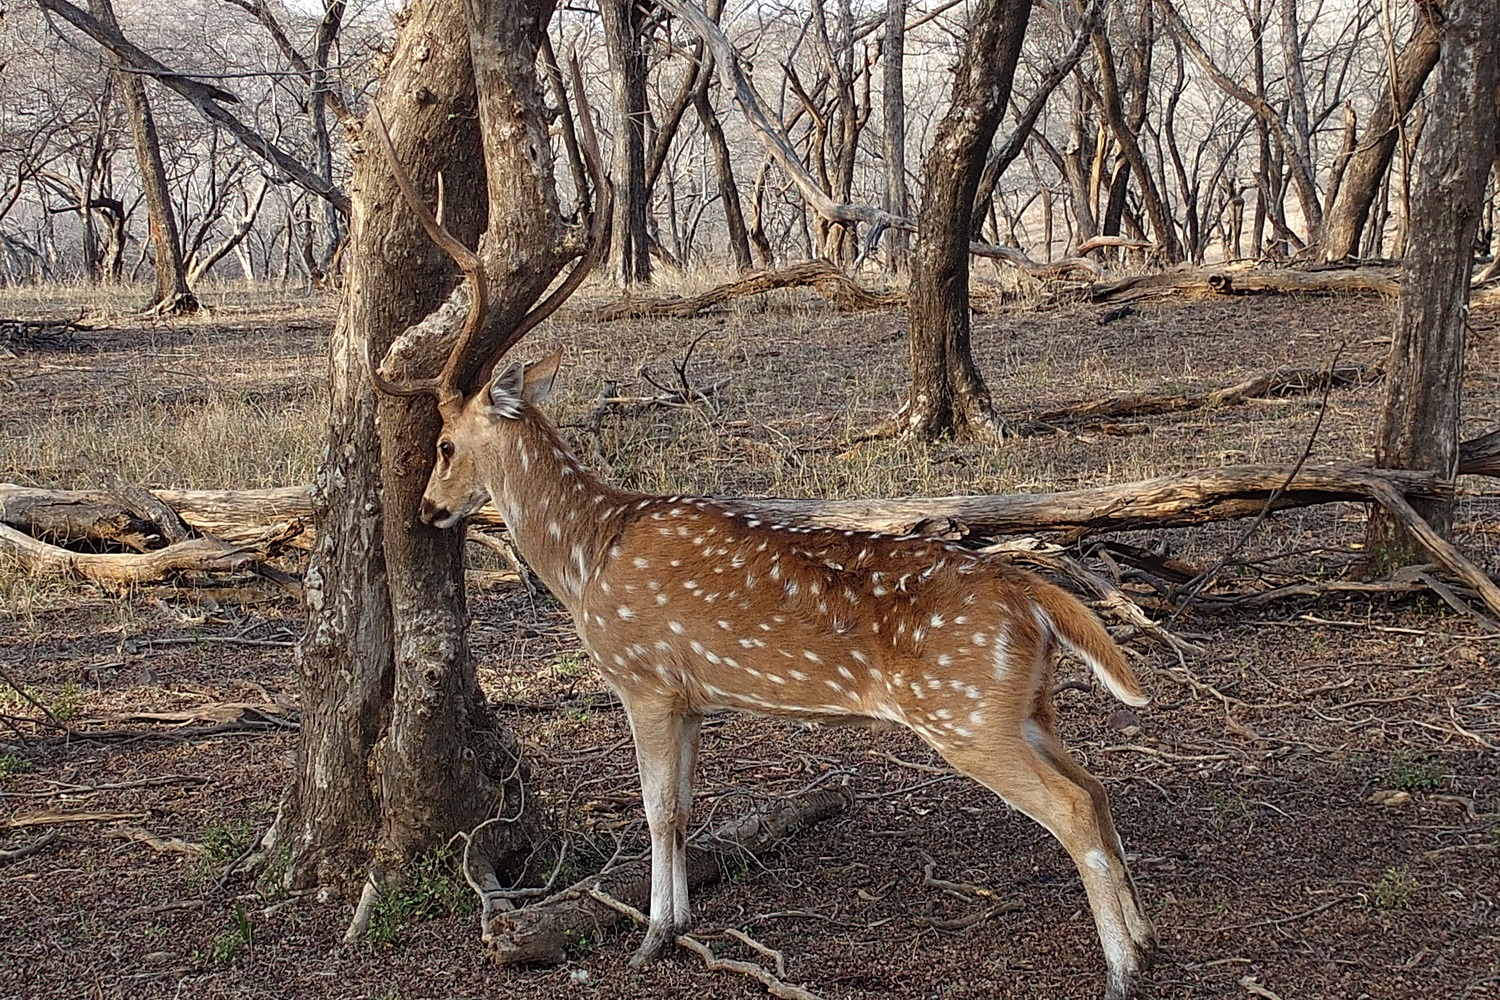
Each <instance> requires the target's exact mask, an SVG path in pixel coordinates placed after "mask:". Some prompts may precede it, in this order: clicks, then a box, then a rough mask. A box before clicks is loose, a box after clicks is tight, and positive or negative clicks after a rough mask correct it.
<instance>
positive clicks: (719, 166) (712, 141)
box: [693, 55, 752, 272]
mask: <svg viewBox="0 0 1500 1000" xmlns="http://www.w3.org/2000/svg"><path fill="white" fill-rule="evenodd" d="M704 58H705V59H712V58H713V56H710V55H705V56H704ZM712 80H713V74H712V73H711V72H710V71H708V70H705V71H704V73H703V79H702V80H701V81H700V83H699V88H698V92H697V93H696V94H694V95H693V110H694V111H695V112H696V113H697V115H698V123H699V124H701V125H702V126H703V132H704V134H705V135H706V136H708V145H709V148H710V149H712V150H713V154H714V169H715V172H716V176H717V177H718V180H719V203H720V205H722V206H723V208H724V225H725V226H726V227H727V229H728V237H729V252H730V255H731V256H732V257H733V258H734V266H735V269H736V270H739V271H742V272H743V271H748V270H750V268H751V266H752V263H751V260H750V235H749V230H748V229H747V228H746V226H745V212H744V209H743V208H742V207H741V206H740V188H739V185H738V184H736V183H735V180H734V161H733V159H731V157H730V155H729V144H728V143H727V142H726V141H725V140H724V129H723V128H722V127H720V125H719V119H718V116H717V115H716V114H714V106H713V102H712V101H710V100H709V98H708V88H709V85H710V84H711V83H712Z"/></svg>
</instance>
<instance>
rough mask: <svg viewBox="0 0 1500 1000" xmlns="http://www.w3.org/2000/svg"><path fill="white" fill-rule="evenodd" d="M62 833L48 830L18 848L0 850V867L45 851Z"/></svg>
mask: <svg viewBox="0 0 1500 1000" xmlns="http://www.w3.org/2000/svg"><path fill="white" fill-rule="evenodd" d="M60 836H62V832H61V831H59V830H56V829H52V830H48V831H47V832H46V833H44V834H42V835H41V836H40V837H38V838H37V839H36V840H33V841H32V842H31V843H29V844H22V845H21V846H20V847H8V848H0V865H6V864H10V863H11V862H12V861H20V860H21V859H22V858H26V857H30V856H31V855H33V854H35V853H37V852H38V851H41V850H44V849H46V848H47V847H48V846H49V845H51V843H52V842H53V841H54V840H56V839H57V838H58V837H60Z"/></svg>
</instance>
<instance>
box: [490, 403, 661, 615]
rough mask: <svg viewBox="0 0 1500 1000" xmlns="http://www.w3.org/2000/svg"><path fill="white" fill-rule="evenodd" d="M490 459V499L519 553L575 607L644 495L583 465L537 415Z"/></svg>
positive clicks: (512, 431)
mask: <svg viewBox="0 0 1500 1000" xmlns="http://www.w3.org/2000/svg"><path fill="white" fill-rule="evenodd" d="M491 455H492V464H491V468H490V470H489V475H488V478H487V482H486V485H487V486H488V487H489V492H490V502H491V503H493V504H494V506H495V509H496V510H498V511H499V512H500V516H501V517H503V518H504V519H505V524H506V526H507V527H508V528H509V529H510V533H511V537H512V538H513V539H514V540H515V544H516V549H517V551H518V552H520V554H521V557H522V558H523V559H525V560H526V564H527V565H528V566H530V567H531V570H532V572H534V573H536V575H537V576H538V577H540V578H541V580H542V582H543V583H545V584H546V585H547V589H549V590H551V591H552V593H553V594H555V595H557V597H558V598H559V599H560V600H561V601H562V602H563V603H564V604H566V605H567V606H568V607H569V608H570V609H571V608H573V607H575V606H576V605H577V603H578V602H579V601H580V600H581V599H582V596H583V592H584V590H585V588H586V587H587V585H588V583H589V581H590V580H591V579H592V578H593V576H594V574H595V571H596V569H597V567H599V566H600V565H601V562H602V560H603V558H604V556H605V553H606V551H607V550H608V548H609V546H610V544H611V543H612V542H613V540H614V539H615V538H616V537H618V535H619V533H620V529H621V527H622V525H623V522H624V517H625V513H626V509H627V506H628V504H629V502H630V501H631V500H633V499H637V498H636V497H635V496H634V495H633V494H628V493H625V492H624V491H622V490H617V489H615V488H614V487H612V486H610V485H608V484H607V483H603V482H601V481H600V480H599V479H598V478H597V477H596V476H594V474H593V473H591V472H589V471H588V470H587V469H586V468H584V467H583V465H582V464H581V463H580V462H579V461H578V460H577V459H576V458H574V457H573V455H572V454H571V453H570V452H569V451H568V448H567V445H566V444H564V443H563V440H562V438H561V437H559V436H558V434H557V431H555V430H554V429H553V428H552V427H551V426H550V425H549V424H547V423H546V422H545V421H543V420H542V419H540V418H539V417H538V415H537V414H535V413H526V414H524V415H523V416H522V417H521V418H519V419H517V420H516V421H515V422H514V424H513V426H511V427H510V428H509V433H507V434H506V435H504V436H503V437H502V438H501V440H500V442H499V445H498V447H496V448H494V449H491Z"/></svg>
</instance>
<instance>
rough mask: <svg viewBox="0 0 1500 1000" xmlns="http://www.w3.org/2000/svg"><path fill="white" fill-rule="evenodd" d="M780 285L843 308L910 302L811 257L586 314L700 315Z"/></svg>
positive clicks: (606, 318) (603, 317)
mask: <svg viewBox="0 0 1500 1000" xmlns="http://www.w3.org/2000/svg"><path fill="white" fill-rule="evenodd" d="M778 288H811V289H813V290H814V291H816V292H817V293H818V294H819V295H821V296H822V297H823V298H825V299H827V300H828V301H829V302H831V303H832V304H833V306H834V308H836V309H838V310H840V311H841V312H856V311H858V310H862V309H889V308H896V307H899V306H903V305H905V304H906V296H905V295H904V294H903V293H901V292H879V291H871V290H870V289H867V288H863V287H861V286H860V285H858V284H856V283H855V282H854V281H853V279H851V278H850V277H849V276H848V275H846V274H844V272H842V271H840V270H839V269H838V268H836V267H834V266H833V265H832V264H830V263H829V262H828V261H826V260H809V261H804V262H803V263H801V264H797V265H794V266H792V267H789V268H786V269H785V270H781V271H762V272H760V273H759V274H752V275H750V276H749V277H745V278H741V279H739V280H738V281H731V282H729V283H727V284H723V285H719V286H718V287H717V288H711V289H709V290H708V291H706V292H704V293H703V294H701V295H692V296H686V297H684V296H675V295H673V296H667V297H666V298H658V299H625V300H623V301H620V302H612V303H610V304H609V305H606V306H601V307H599V308H597V309H594V310H592V311H590V312H585V313H583V318H586V319H590V320H593V321H595V322H600V323H605V322H612V321H615V320H622V319H640V318H642V317H651V316H674V317H679V318H686V317H691V316H697V315H699V314H700V313H702V312H704V311H706V310H709V309H714V308H717V307H719V306H722V305H724V304H725V303H726V302H730V301H732V300H734V299H739V298H744V297H745V296H747V295H760V294H763V293H765V292H770V291H775V290H776V289H778Z"/></svg>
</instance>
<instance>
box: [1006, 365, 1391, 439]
mask: <svg viewBox="0 0 1500 1000" xmlns="http://www.w3.org/2000/svg"><path fill="white" fill-rule="evenodd" d="M1382 374H1383V371H1382V369H1381V368H1380V366H1378V365H1360V364H1347V365H1338V366H1336V367H1335V368H1333V369H1332V370H1331V371H1330V370H1329V369H1327V368H1282V369H1279V370H1277V371H1274V372H1268V373H1266V374H1264V375H1256V376H1254V377H1253V378H1248V379H1245V380H1244V381H1242V382H1236V383H1235V384H1234V385H1226V386H1222V387H1220V388H1218V389H1213V390H1211V391H1209V392H1205V393H1198V394H1195V395H1188V394H1186V393H1173V394H1169V395H1161V394H1158V393H1144V392H1133V393H1123V394H1121V395H1118V396H1110V397H1108V398H1106V399H1095V400H1090V401H1088V402H1086V403H1076V404H1074V405H1072V406H1065V407H1061V408H1059V409H1054V410H1044V411H1042V412H1041V413H1037V414H1035V415H1033V416H1032V417H1030V418H1028V419H1026V420H1020V421H1015V422H1013V423H1012V425H1011V426H1012V430H1014V431H1015V432H1016V433H1018V434H1023V435H1026V434H1042V433H1046V432H1048V431H1055V430H1060V429H1063V428H1072V427H1078V426H1084V425H1094V424H1098V423H1102V422H1107V421H1111V420H1119V419H1122V418H1127V417H1146V416H1153V415H1156V414H1162V413H1184V412H1188V411H1191V410H1208V409H1217V408H1220V407H1225V406H1237V405H1239V404H1242V403H1247V402H1250V401H1251V400H1255V399H1286V398H1289V397H1292V396H1305V395H1309V394H1311V393H1314V392H1322V391H1323V390H1324V389H1325V388H1328V387H1329V386H1330V384H1331V385H1332V387H1333V388H1347V387H1350V386H1360V385H1366V384H1368V383H1370V382H1373V381H1375V379H1377V378H1379V377H1380V376H1381V375H1382Z"/></svg>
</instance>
